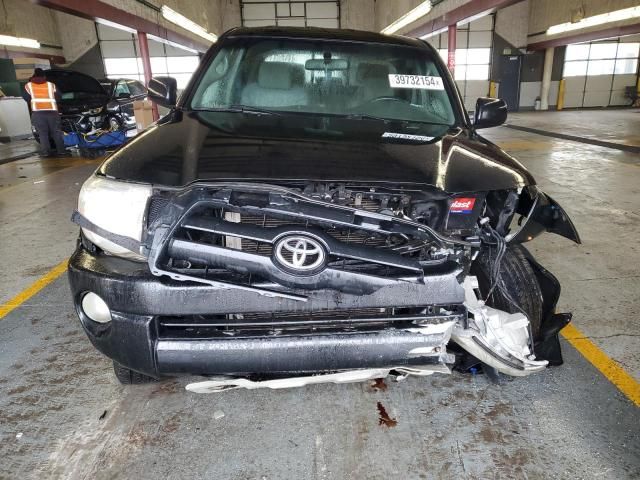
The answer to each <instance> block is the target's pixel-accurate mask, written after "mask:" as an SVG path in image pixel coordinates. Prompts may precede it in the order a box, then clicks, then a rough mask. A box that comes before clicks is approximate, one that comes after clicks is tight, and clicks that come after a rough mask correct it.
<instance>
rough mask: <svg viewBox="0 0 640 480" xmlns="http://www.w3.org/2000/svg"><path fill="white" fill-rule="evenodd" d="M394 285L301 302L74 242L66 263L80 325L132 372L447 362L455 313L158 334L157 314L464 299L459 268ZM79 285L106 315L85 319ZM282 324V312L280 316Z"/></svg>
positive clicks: (327, 293)
mask: <svg viewBox="0 0 640 480" xmlns="http://www.w3.org/2000/svg"><path fill="white" fill-rule="evenodd" d="M458 273H459V272H456V271H452V272H449V273H446V274H441V275H436V276H433V277H427V278H425V282H424V283H423V284H416V283H412V282H399V283H396V284H393V285H389V286H385V287H382V288H380V289H378V290H376V292H375V293H373V294H370V295H355V294H353V295H352V294H346V293H344V292H338V291H334V290H330V289H319V290H312V291H306V292H305V297H304V298H305V300H304V301H301V300H298V299H295V298H286V297H278V296H275V297H274V296H266V295H263V294H261V293H260V292H259V291H248V290H242V289H236V288H220V287H218V286H211V285H205V284H197V283H191V282H182V281H175V280H170V279H167V278H166V277H156V276H153V275H152V274H151V273H150V271H149V269H148V266H147V265H146V264H140V263H136V262H132V261H128V260H124V259H120V258H115V257H110V256H105V255H94V254H92V253H90V252H88V251H87V250H85V249H84V248H83V247H82V246H79V247H78V249H77V250H76V252H75V253H74V255H73V256H72V257H71V259H70V262H69V279H70V283H71V290H72V293H73V298H74V304H75V306H76V310H77V312H78V315H79V317H80V320H81V322H82V325H83V327H84V329H85V331H86V333H87V335H88V337H89V339H90V340H91V342H92V343H93V345H94V346H95V347H96V348H97V349H98V350H100V351H101V352H102V353H104V354H105V355H107V356H108V357H110V358H112V359H113V360H115V361H117V362H118V363H120V364H122V365H124V366H126V367H128V368H131V369H133V370H136V371H138V372H141V373H144V374H147V375H150V376H154V377H159V376H162V375H166V374H176V373H190V374H237V375H246V374H251V373H291V372H317V371H334V370H343V369H358V368H382V367H394V366H421V365H432V364H443V363H451V362H452V361H453V357H452V356H451V355H449V354H447V353H446V348H445V347H446V344H447V343H448V341H449V338H450V335H451V331H452V329H453V326H454V324H455V323H456V321H458V320H459V317H460V315H458V318H455V319H454V318H453V317H452V318H443V317H440V318H437V319H435V318H430V319H429V320H428V321H425V322H422V321H417V322H414V323H415V324H414V325H413V326H412V328H405V327H399V328H388V325H387V326H385V328H379V329H375V328H374V329H368V330H366V331H365V330H363V331H360V330H355V329H351V328H344V330H343V331H333V332H318V333H311V334H309V333H306V334H295V333H287V334H285V335H282V334H279V333H278V332H273V333H271V334H269V335H243V336H240V337H235V336H229V337H222V338H221V337H215V338H214V337H211V338H207V337H204V338H203V337H202V336H200V337H197V338H196V337H193V338H191V337H189V336H187V337H184V336H171V335H167V334H166V333H163V331H162V329H161V328H160V319H161V318H165V317H167V316H179V317H182V318H185V317H189V318H190V317H192V316H197V315H223V316H224V315H229V314H232V315H235V314H237V313H238V312H275V315H276V316H277V315H278V312H289V313H290V312H296V313H298V314H299V315H300V316H305V315H308V316H311V314H312V313H317V312H322V311H334V310H339V309H372V308H387V307H389V306H394V307H407V308H409V307H419V306H421V305H459V306H461V305H462V303H463V301H464V290H463V289H462V287H461V285H460V283H459V281H458V279H457V275H458ZM86 292H94V293H96V294H98V295H99V296H100V297H101V298H102V299H103V300H104V301H105V302H106V303H107V305H108V306H109V308H110V309H111V312H112V321H111V322H109V323H107V324H100V323H96V322H94V321H92V320H90V319H89V318H88V317H87V316H86V315H85V314H84V313H83V311H82V308H81V307H80V304H81V300H82V296H83V295H84V294H85V293H86ZM282 324H283V325H286V319H284V320H283V321H282Z"/></svg>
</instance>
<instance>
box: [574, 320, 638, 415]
mask: <svg viewBox="0 0 640 480" xmlns="http://www.w3.org/2000/svg"><path fill="white" fill-rule="evenodd" d="M562 336H563V337H564V338H565V339H566V340H567V341H568V342H569V343H570V344H571V345H573V347H574V348H575V349H576V350H578V351H579V352H580V353H581V354H582V355H583V356H584V357H585V358H586V359H587V360H589V362H591V364H592V365H593V366H594V367H596V368H597V369H598V370H600V372H601V373H602V374H603V375H604V376H605V377H607V379H608V380H609V381H610V382H611V383H613V384H614V385H615V386H616V387H618V390H620V391H621V392H622V393H624V394H625V396H626V397H627V398H628V399H629V400H631V401H632V402H633V403H635V404H636V406H638V407H640V383H638V381H637V380H636V379H635V378H633V377H632V376H631V375H629V374H628V373H627V372H625V371H624V369H623V368H622V367H621V366H620V365H618V364H617V363H616V362H615V361H614V360H612V359H610V358H609V357H608V356H607V354H606V353H604V352H603V351H602V350H600V349H599V348H598V347H597V346H596V345H595V344H594V343H593V342H592V341H591V340H589V339H588V338H587V337H586V336H585V334H584V333H582V332H581V331H580V330H578V329H577V328H576V327H574V326H573V325H572V324H569V325H567V326H566V327H565V328H563V329H562Z"/></svg>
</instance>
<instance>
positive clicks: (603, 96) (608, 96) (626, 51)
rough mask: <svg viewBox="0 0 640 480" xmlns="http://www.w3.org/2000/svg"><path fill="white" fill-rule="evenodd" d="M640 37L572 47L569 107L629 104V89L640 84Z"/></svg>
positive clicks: (567, 72) (567, 76) (566, 65)
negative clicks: (639, 71)
mask: <svg viewBox="0 0 640 480" xmlns="http://www.w3.org/2000/svg"><path fill="white" fill-rule="evenodd" d="M639 55H640V37H639V36H637V35H636V36H632V37H622V38H620V39H616V40H607V41H603V42H594V43H581V44H575V45H568V46H567V51H566V54H565V63H564V72H563V77H564V78H565V97H564V106H565V107H567V108H580V107H609V106H619V105H628V104H629V100H627V99H626V98H625V96H624V92H625V88H626V87H634V86H635V85H637V81H638V56H639Z"/></svg>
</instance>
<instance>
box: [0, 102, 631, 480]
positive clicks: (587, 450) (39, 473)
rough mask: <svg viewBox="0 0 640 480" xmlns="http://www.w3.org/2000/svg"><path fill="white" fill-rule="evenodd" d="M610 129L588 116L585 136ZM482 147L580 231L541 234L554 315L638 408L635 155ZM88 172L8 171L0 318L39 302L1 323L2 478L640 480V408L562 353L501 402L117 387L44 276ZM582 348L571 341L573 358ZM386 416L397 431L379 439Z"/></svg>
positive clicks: (358, 388)
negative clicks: (554, 288) (526, 172)
mask: <svg viewBox="0 0 640 480" xmlns="http://www.w3.org/2000/svg"><path fill="white" fill-rule="evenodd" d="M612 113H614V116H615V118H616V122H617V123H618V124H620V123H621V124H624V125H625V128H626V129H627V130H626V134H623V133H622V132H620V130H619V128H618V127H617V125H616V124H614V123H611V124H608V123H607V122H601V123H600V125H601V128H602V129H603V132H602V135H603V136H606V137H607V138H608V139H609V141H621V142H628V143H629V144H632V143H633V140H630V139H627V138H626V135H628V136H633V135H637V132H638V131H640V112H639V111H638V110H625V111H616V112H606V114H607V115H611V114H612ZM602 114H603V112H598V111H583V112H580V113H579V116H580V118H581V119H582V120H581V121H582V122H584V124H585V125H587V126H588V128H589V130H591V129H592V128H593V125H594V124H595V123H596V121H598V119H601V118H602V116H601V115H602ZM575 116H577V114H576V112H566V113H554V114H551V113H549V114H544V122H543V125H544V127H543V128H545V129H547V130H553V131H559V132H562V131H564V126H565V124H566V123H567V122H568V120H567V119H568V118H573V117H575ZM541 118H543V117H542V115H539V114H519V115H517V116H515V117H514V120H513V122H516V120H517V124H518V125H522V126H526V125H534V124H536V122H538V123H539V121H540V119H541ZM578 130H580V128H579V125H578V126H575V125H574V126H573V127H572V133H573V134H576V131H578ZM486 135H487V137H489V138H491V139H492V140H494V141H496V142H497V143H498V144H500V145H502V146H503V147H504V148H505V149H506V150H507V151H508V152H510V153H512V154H514V155H515V156H516V157H517V158H519V159H520V160H521V161H522V162H523V163H525V164H526V165H527V166H528V167H529V168H530V169H531V171H532V172H533V174H534V175H535V177H536V179H537V180H538V183H539V184H540V185H541V186H542V188H543V189H545V191H547V192H548V193H549V194H551V195H552V196H553V197H554V198H555V199H556V200H557V201H559V202H560V204H561V205H562V206H563V207H564V208H565V209H566V210H567V211H568V213H569V214H570V215H571V217H572V218H573V220H574V222H575V223H576V225H577V227H578V229H579V231H580V234H581V236H582V239H583V241H584V244H583V245H582V246H577V245H574V244H572V243H571V242H569V241H567V240H565V239H563V238H560V237H558V236H555V235H551V234H547V235H544V236H542V237H541V238H539V239H536V240H535V241H534V242H532V243H530V244H529V247H530V248H531V250H532V251H533V252H534V254H535V255H536V256H537V257H538V258H539V260H540V261H541V263H542V264H543V265H545V266H546V267H548V268H549V269H550V270H551V271H552V272H554V273H555V274H556V275H557V276H558V278H559V279H560V281H561V283H562V286H563V289H564V290H563V294H562V298H561V302H560V305H559V307H560V309H561V310H571V311H573V312H574V324H575V326H576V327H577V328H578V329H579V330H580V331H581V332H582V333H583V334H584V335H585V336H586V337H587V338H588V339H590V340H591V341H592V342H593V344H595V345H596V346H597V347H599V349H601V350H602V351H603V352H604V353H605V354H606V355H607V356H608V357H610V358H611V359H612V361H610V365H609V366H610V367H611V368H610V370H609V375H610V376H611V372H612V373H613V374H614V375H615V373H616V369H617V368H619V367H622V369H624V371H626V372H627V373H628V374H629V376H628V377H626V379H625V377H624V375H623V376H622V377H620V376H619V375H618V377H617V380H616V381H617V382H618V384H621V385H622V387H623V390H624V389H625V388H624V387H625V386H626V391H627V394H628V395H629V396H630V397H631V398H635V400H636V401H638V397H639V395H638V384H637V381H638V380H640V348H639V347H640V322H639V321H638V316H639V314H640V312H639V306H640V300H638V299H639V298H640V287H639V281H638V279H639V277H640V274H639V272H638V265H640V246H639V243H638V238H639V236H640V182H639V181H638V178H639V174H640V170H639V168H640V155H638V154H635V153H630V152H626V151H620V150H616V149H611V148H604V147H600V146H593V145H588V144H582V143H578V142H571V141H566V140H559V139H555V138H551V137H547V136H541V135H536V134H532V133H526V132H522V131H516V130H512V129H508V128H505V127H499V128H496V129H492V130H490V131H487V133H486ZM95 165H96V164H95V162H92V161H86V160H83V159H74V160H71V161H68V160H64V161H59V160H51V161H49V160H47V161H44V162H41V161H40V160H37V159H34V158H29V159H25V160H20V161H17V162H13V163H10V164H6V165H2V166H0V178H1V179H2V180H1V181H0V184H3V185H4V186H3V187H2V188H0V222H1V225H2V228H1V229H0V258H2V263H3V265H2V270H3V276H2V278H3V280H2V282H1V283H0V303H4V304H5V305H4V306H3V307H0V317H2V316H3V314H2V312H6V311H7V310H9V309H10V308H11V307H8V306H7V305H6V302H9V301H10V300H11V299H12V298H15V296H16V295H18V294H19V293H20V292H21V291H23V290H24V289H25V288H27V287H29V286H30V285H32V284H33V282H34V281H38V279H40V280H39V281H38V283H37V284H36V285H35V288H34V289H33V290H34V291H35V290H37V289H38V288H40V287H43V286H44V288H42V289H41V290H40V291H39V292H38V293H37V294H35V295H34V296H31V297H29V295H28V292H27V294H26V295H22V296H18V297H17V299H15V300H13V302H14V303H19V301H22V300H24V303H22V304H20V305H19V306H18V307H17V308H15V309H13V310H12V311H10V312H9V313H8V314H7V315H6V316H4V318H2V320H0V391H2V395H0V442H1V443H0V459H1V460H0V478H7V479H9V478H11V479H13V478H38V479H40V478H74V479H75V478H83V479H84V478H86V479H100V478H105V479H106V478H109V479H111V478H139V479H146V478H167V479H173V478H175V479H183V478H221V479H306V478H317V479H332V478H336V479H343V478H354V479H360V478H367V479H389V478H400V479H423V478H428V479H431V478H434V479H440V478H455V479H457V478H529V479H535V478H585V479H587V478H588V479H592V478H611V479H621V478H629V479H631V478H639V477H640V457H639V452H640V409H638V407H637V406H636V405H634V403H633V401H632V400H631V399H630V398H628V397H627V396H625V395H624V394H623V393H622V392H621V391H620V390H619V389H618V388H616V386H614V385H613V384H612V383H611V382H610V381H609V379H608V378H607V377H605V376H603V375H602V374H601V373H600V372H599V371H598V370H597V369H596V368H595V367H594V366H593V365H592V364H591V363H589V361H587V359H586V358H585V356H583V355H582V354H581V353H579V352H578V351H577V350H576V349H575V348H573V347H572V346H571V345H570V344H569V343H568V342H567V341H566V340H563V347H564V353H565V360H566V363H565V365H564V366H562V367H559V368H553V369H549V370H547V371H545V372H543V373H541V374H537V375H534V376H531V377H529V378H525V379H506V378H505V380H504V382H503V383H502V384H501V385H494V384H491V383H489V382H488V380H487V378H486V377H484V376H471V375H461V374H456V373H454V374H453V375H450V376H444V375H437V374H436V375H433V376H432V377H430V378H422V379H420V378H410V379H408V380H406V381H404V382H401V383H392V382H391V381H387V382H386V389H385V388H377V389H376V388H373V387H372V386H371V385H368V384H352V385H343V386H336V385H320V386H313V387H307V388H301V389H291V390H286V391H243V390H238V391H230V392H224V393H220V394H209V395H197V394H192V393H189V392H186V391H185V390H184V389H183V386H184V385H186V384H187V383H188V382H189V379H185V378H183V379H178V380H167V381H164V382H162V383H159V384H153V385H145V386H139V387H123V386H121V385H119V384H118V383H117V381H116V380H115V377H114V376H113V374H112V373H111V362H110V361H108V360H107V359H106V358H103V357H102V356H101V355H100V354H98V353H97V352H96V351H95V350H94V349H93V347H92V346H91V345H90V343H89V341H88V340H87V339H86V337H85V335H84V333H83V332H82V330H81V328H80V324H79V322H78V321H77V319H76V316H75V313H74V311H73V308H72V305H71V301H70V298H69V289H68V285H67V280H66V278H65V275H64V274H63V275H62V276H59V277H57V278H56V277H55V272H54V274H47V272H49V271H50V269H51V268H53V267H55V266H56V265H58V264H59V263H60V262H61V261H63V260H64V259H65V258H66V257H67V256H68V255H69V254H70V253H71V252H72V250H73V248H74V243H75V237H76V234H77V228H76V227H75V226H74V225H72V224H71V223H70V222H69V221H68V219H69V215H70V213H71V211H72V209H73V208H74V205H75V202H76V195H77V193H78V190H79V188H80V185H81V183H82V181H83V180H84V179H85V178H86V177H87V176H88V175H89V174H90V173H91V171H92V170H93V169H94V168H95ZM21 177H24V178H21ZM59 270H60V268H59V269H58V271H59ZM43 276H44V277H43ZM52 278H56V279H55V280H53V281H51V283H47V282H49V281H50V280H51V279H52ZM572 335H573V336H572ZM576 335H578V336H579V335H580V333H575V332H574V333H569V334H568V335H567V336H568V337H569V338H572V342H574V343H577V342H580V340H579V339H577V340H576V339H575V338H576ZM587 354H588V352H587ZM602 358H604V361H605V363H606V360H607V359H606V357H602ZM602 358H601V359H600V360H601V362H602ZM620 371H621V370H619V371H618V373H619V372H620ZM623 373H624V372H623ZM621 378H622V379H621ZM634 389H635V390H634ZM629 392H631V393H629ZM634 395H635V397H634ZM378 404H379V405H382V406H383V407H384V408H385V409H386V411H387V412H388V414H389V416H390V417H392V418H394V419H395V420H396V421H397V424H396V425H395V426H393V427H387V426H385V425H384V424H381V423H380V422H379V410H378ZM220 412H223V413H224V416H223V417H221V418H220Z"/></svg>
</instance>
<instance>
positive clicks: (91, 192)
mask: <svg viewBox="0 0 640 480" xmlns="http://www.w3.org/2000/svg"><path fill="white" fill-rule="evenodd" d="M150 196H151V185H148V184H139V183H129V182H122V181H119V180H112V179H109V178H105V177H102V176H99V175H95V174H94V175H92V176H91V177H89V179H88V180H87V181H86V182H84V185H82V189H81V190H80V196H79V198H78V212H80V214H81V215H82V216H83V217H85V218H86V219H87V220H89V221H90V222H92V223H93V224H95V225H97V226H99V227H101V228H104V229H105V230H107V231H108V232H112V233H116V234H118V235H124V236H126V237H129V238H133V239H134V240H137V241H141V240H142V229H143V222H144V215H145V212H146V209H147V202H148V200H149V197H150ZM82 232H83V233H84V235H85V236H86V237H87V239H88V240H89V241H91V242H92V243H94V244H95V245H97V246H98V247H100V248H101V249H102V250H104V251H105V252H107V253H110V254H112V255H116V256H119V257H124V258H129V259H132V260H140V261H144V260H145V257H144V256H142V255H140V252H132V251H131V250H128V249H126V248H124V247H121V246H119V245H116V244H115V243H113V242H111V241H109V240H107V239H106V238H103V237H101V236H100V235H97V234H95V233H93V232H90V231H89V230H87V229H85V228H83V229H82Z"/></svg>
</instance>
